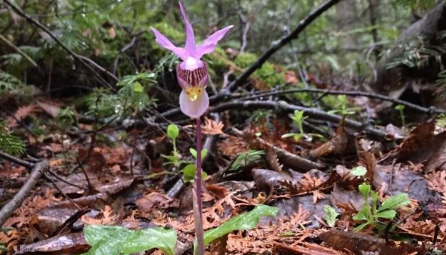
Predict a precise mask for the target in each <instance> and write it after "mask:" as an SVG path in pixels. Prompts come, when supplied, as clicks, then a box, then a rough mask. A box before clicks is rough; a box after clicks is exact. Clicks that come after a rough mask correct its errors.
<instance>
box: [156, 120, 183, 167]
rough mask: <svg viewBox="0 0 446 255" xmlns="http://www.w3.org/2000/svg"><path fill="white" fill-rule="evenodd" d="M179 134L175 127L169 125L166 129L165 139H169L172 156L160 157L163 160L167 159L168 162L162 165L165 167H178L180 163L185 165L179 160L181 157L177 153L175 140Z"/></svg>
mask: <svg viewBox="0 0 446 255" xmlns="http://www.w3.org/2000/svg"><path fill="white" fill-rule="evenodd" d="M179 134H180V130H179V128H178V126H177V125H175V124H170V125H169V126H168V127H167V137H168V138H169V140H170V142H171V143H172V146H173V151H172V155H161V156H162V157H163V158H165V159H167V160H168V162H166V163H164V164H165V165H169V164H171V165H173V166H175V167H179V166H180V165H181V164H182V163H185V161H182V160H181V155H180V153H179V152H178V149H177V145H176V140H177V137H178V135H179Z"/></svg>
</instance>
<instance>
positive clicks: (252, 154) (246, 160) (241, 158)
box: [229, 150, 265, 171]
mask: <svg viewBox="0 0 446 255" xmlns="http://www.w3.org/2000/svg"><path fill="white" fill-rule="evenodd" d="M263 155H265V152H264V151H256V150H248V151H246V152H242V153H240V154H238V156H237V158H236V159H235V160H234V162H233V163H232V164H231V167H230V168H229V170H230V171H235V170H237V169H239V168H242V167H246V166H249V165H251V164H253V163H256V162H258V161H260V160H261V159H262V156H263Z"/></svg>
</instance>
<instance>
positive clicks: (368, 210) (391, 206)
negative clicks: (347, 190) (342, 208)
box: [353, 183, 410, 231]
mask: <svg viewBox="0 0 446 255" xmlns="http://www.w3.org/2000/svg"><path fill="white" fill-rule="evenodd" d="M358 188H359V191H360V192H361V194H362V195H363V196H364V205H363V206H362V208H361V210H359V212H358V213H357V214H356V215H355V216H353V220H355V221H362V222H364V221H365V222H364V223H362V224H361V225H359V226H357V227H356V228H355V231H360V230H362V229H364V228H365V227H367V226H369V225H370V226H373V227H375V228H377V229H378V230H379V231H383V230H384V228H385V227H386V225H385V224H383V223H381V222H380V219H388V220H393V219H394V218H395V216H396V211H395V210H396V209H398V208H399V207H402V206H405V205H408V204H410V200H409V196H408V195H407V194H406V193H400V194H398V195H395V196H392V197H390V198H388V199H386V200H385V201H384V202H383V203H382V204H381V205H379V206H378V193H377V192H376V191H374V190H372V189H371V186H370V185H368V184H366V183H363V184H361V185H359V187H358ZM370 200H371V201H370Z"/></svg>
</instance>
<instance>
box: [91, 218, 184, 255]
mask: <svg viewBox="0 0 446 255" xmlns="http://www.w3.org/2000/svg"><path fill="white" fill-rule="evenodd" d="M84 234H85V240H86V241H87V243H88V244H90V245H91V249H90V250H89V251H88V252H87V253H84V254H85V255H90V254H91V255H93V254H94V255H115V254H120V253H122V254H131V253H137V252H142V251H146V250H150V249H154V248H158V249H160V250H162V251H164V252H165V253H167V254H169V255H173V254H174V252H175V244H176V241H177V234H176V232H175V231H174V230H171V229H164V228H149V229H144V230H128V229H126V228H123V227H119V226H99V225H90V226H87V227H85V229H84Z"/></svg>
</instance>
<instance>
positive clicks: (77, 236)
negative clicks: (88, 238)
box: [15, 232, 90, 255]
mask: <svg viewBox="0 0 446 255" xmlns="http://www.w3.org/2000/svg"><path fill="white" fill-rule="evenodd" d="M88 249H90V245H88V244H87V242H85V238H84V233H82V232H77V233H69V234H64V235H59V236H55V237H52V238H49V239H46V240H43V241H40V242H37V243H32V244H28V245H24V246H22V247H21V249H20V250H19V251H18V252H16V253H15V254H16V255H22V254H80V253H84V252H87V251H88Z"/></svg>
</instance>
